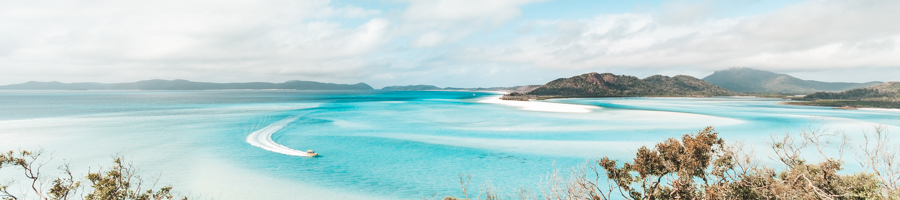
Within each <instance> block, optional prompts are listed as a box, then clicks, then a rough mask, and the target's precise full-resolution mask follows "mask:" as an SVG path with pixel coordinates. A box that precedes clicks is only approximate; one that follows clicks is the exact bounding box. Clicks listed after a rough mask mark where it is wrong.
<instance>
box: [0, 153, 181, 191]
mask: <svg viewBox="0 0 900 200" xmlns="http://www.w3.org/2000/svg"><path fill="white" fill-rule="evenodd" d="M41 156H42V153H41V152H40V151H36V152H33V151H20V152H14V151H9V152H7V153H6V154H0V169H2V168H4V167H14V168H17V169H21V170H22V171H23V172H24V175H25V178H26V180H29V181H30V189H31V193H32V194H31V195H36V196H37V198H35V199H41V200H65V199H75V198H77V197H76V193H78V192H79V191H81V190H84V191H85V196H84V197H83V199H87V200H172V199H178V197H176V195H174V194H172V187H171V186H164V187H161V188H158V189H153V187H150V188H151V189H147V190H144V189H143V188H142V187H143V186H144V183H143V181H144V179H143V178H142V177H140V176H138V175H137V173H136V172H137V171H136V169H135V167H134V166H133V165H131V164H126V163H125V162H123V161H122V158H116V159H115V160H114V161H113V166H112V167H110V168H109V169H108V170H103V169H100V170H97V171H95V172H89V173H88V175H87V176H86V179H87V180H88V181H89V182H90V185H89V186H90V188H84V187H83V186H84V185H82V181H79V179H76V178H75V176H74V175H73V173H72V171H71V170H70V169H69V166H68V165H67V164H66V165H63V166H61V167H60V169H61V170H62V171H63V174H64V175H63V176H62V177H46V176H44V175H42V171H41V168H42V167H43V164H44V163H45V162H42V159H41V158H42V157H41ZM46 178H52V179H50V180H52V181H50V182H49V184H47V182H44V180H48V179H46ZM44 185H49V187H44ZM9 186H10V184H3V185H0V197H2V199H4V200H18V199H25V198H27V196H26V195H29V194H13V193H11V192H9V191H8V189H9ZM85 189H86V190H85ZM180 199H187V197H181V198H180Z"/></svg>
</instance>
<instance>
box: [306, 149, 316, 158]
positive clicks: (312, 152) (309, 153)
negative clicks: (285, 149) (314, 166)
mask: <svg viewBox="0 0 900 200" xmlns="http://www.w3.org/2000/svg"><path fill="white" fill-rule="evenodd" d="M306 154H307V155H309V157H316V156H319V153H316V152H315V151H313V150H306Z"/></svg>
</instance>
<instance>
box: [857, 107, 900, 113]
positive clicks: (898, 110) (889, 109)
mask: <svg viewBox="0 0 900 200" xmlns="http://www.w3.org/2000/svg"><path fill="white" fill-rule="evenodd" d="M857 109H858V110H868V111H887V112H900V109H896V108H857Z"/></svg>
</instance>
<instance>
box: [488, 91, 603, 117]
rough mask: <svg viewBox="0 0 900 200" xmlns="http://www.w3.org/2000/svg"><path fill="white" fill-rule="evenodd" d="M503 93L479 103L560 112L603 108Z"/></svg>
mask: <svg viewBox="0 0 900 200" xmlns="http://www.w3.org/2000/svg"><path fill="white" fill-rule="evenodd" d="M501 96H502V95H494V96H490V97H487V98H485V99H482V100H479V101H478V103H488V104H499V105H505V106H511V107H518V108H519V109H520V110H527V111H539V112H559V113H589V112H591V111H592V110H594V109H601V107H597V106H586V105H575V104H565V103H551V102H541V101H511V100H503V99H500V97H501Z"/></svg>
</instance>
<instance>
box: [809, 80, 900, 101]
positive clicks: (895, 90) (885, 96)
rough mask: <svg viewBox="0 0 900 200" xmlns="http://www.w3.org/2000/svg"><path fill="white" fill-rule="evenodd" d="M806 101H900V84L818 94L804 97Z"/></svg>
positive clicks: (893, 83) (885, 84)
mask: <svg viewBox="0 0 900 200" xmlns="http://www.w3.org/2000/svg"><path fill="white" fill-rule="evenodd" d="M803 99H804V100H817V99H840V100H860V101H894V102H896V101H900V82H887V83H883V84H881V85H876V86H870V87H865V88H857V89H851V90H847V91H843V92H816V93H812V94H809V95H806V96H804V97H803Z"/></svg>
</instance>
